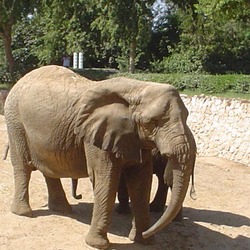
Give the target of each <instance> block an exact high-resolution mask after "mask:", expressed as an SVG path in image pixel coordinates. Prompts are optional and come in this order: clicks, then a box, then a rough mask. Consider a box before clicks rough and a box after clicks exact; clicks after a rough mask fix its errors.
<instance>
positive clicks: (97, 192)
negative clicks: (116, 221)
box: [85, 151, 121, 249]
mask: <svg viewBox="0 0 250 250" xmlns="http://www.w3.org/2000/svg"><path fill="white" fill-rule="evenodd" d="M94 157H95V159H94V160H93V159H91V161H90V160H89V161H88V167H89V168H90V169H91V173H90V177H91V180H92V184H93V189H94V200H95V202H94V208H93V215H92V220H91V227H90V230H89V233H88V235H87V236H86V238H85V241H86V243H87V244H88V245H90V246H91V247H94V248H97V249H106V248H108V246H109V240H108V238H107V232H108V227H109V225H110V222H111V215H112V212H113V208H114V203H115V197H116V192H117V189H118V184H119V179H120V174H121V164H120V163H118V161H119V160H118V159H116V158H115V157H114V156H113V157H112V156H111V157H110V158H111V159H109V160H107V157H109V156H107V155H106V153H105V152H100V151H99V154H95V156H94ZM97 159H98V163H97V162H96V161H97Z"/></svg>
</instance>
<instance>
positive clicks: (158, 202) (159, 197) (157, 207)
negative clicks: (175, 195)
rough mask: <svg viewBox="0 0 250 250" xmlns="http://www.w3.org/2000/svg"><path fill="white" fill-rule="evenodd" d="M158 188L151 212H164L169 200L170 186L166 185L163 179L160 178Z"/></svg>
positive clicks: (151, 205)
mask: <svg viewBox="0 0 250 250" xmlns="http://www.w3.org/2000/svg"><path fill="white" fill-rule="evenodd" d="M157 177H158V188H157V191H156V194H155V197H154V200H153V201H152V202H151V204H150V211H151V212H163V211H164V208H165V204H166V200H167V194H168V186H167V185H166V184H165V183H164V180H163V177H162V176H158V175H157Z"/></svg>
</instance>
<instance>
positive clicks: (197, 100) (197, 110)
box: [182, 95, 250, 166]
mask: <svg viewBox="0 0 250 250" xmlns="http://www.w3.org/2000/svg"><path fill="white" fill-rule="evenodd" d="M182 99H183V101H184V103H185V105H186V107H187V108H188V110H189V117H188V125H189V126H190V128H191V130H192V132H193V134H194V136H195V138H196V143H197V148H198V155H201V156H219V157H223V158H226V159H229V160H233V161H236V162H240V163H243V164H246V165H248V166H250V101H248V100H239V99H224V98H218V97H208V96H204V95H201V96H194V97H188V96H186V95H182Z"/></svg>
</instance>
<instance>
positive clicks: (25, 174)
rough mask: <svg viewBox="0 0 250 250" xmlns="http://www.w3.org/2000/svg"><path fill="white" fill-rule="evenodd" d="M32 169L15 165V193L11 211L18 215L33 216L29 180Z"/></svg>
mask: <svg viewBox="0 0 250 250" xmlns="http://www.w3.org/2000/svg"><path fill="white" fill-rule="evenodd" d="M31 171H32V170H31V169H30V168H27V167H20V165H19V166H14V180H15V194H14V199H13V202H12V204H11V212H12V213H14V214H17V215H23V216H32V210H31V207H30V204H29V180H30V175H31Z"/></svg>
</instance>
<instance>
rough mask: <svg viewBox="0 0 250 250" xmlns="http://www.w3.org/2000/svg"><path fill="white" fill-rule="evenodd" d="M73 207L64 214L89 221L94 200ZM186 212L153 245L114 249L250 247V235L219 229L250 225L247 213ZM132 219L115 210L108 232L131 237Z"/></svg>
mask: <svg viewBox="0 0 250 250" xmlns="http://www.w3.org/2000/svg"><path fill="white" fill-rule="evenodd" d="M115 205H117V204H115ZM72 208H73V213H72V214H69V215H68V214H65V215H62V216H67V217H70V218H72V219H74V220H77V221H79V222H81V223H84V224H88V225H90V223H91V216H92V211H93V203H85V202H80V203H78V204H75V205H72ZM51 214H56V213H54V212H51V211H49V210H36V211H34V216H35V217H40V216H49V215H51ZM60 215H61V214H60ZM183 215H184V220H183V222H181V223H180V222H172V223H171V224H170V225H169V226H168V227H166V228H165V229H163V230H162V231H161V232H159V233H158V234H157V235H156V242H155V244H154V245H152V246H144V245H141V244H138V243H133V242H131V243H127V244H125V243H115V244H112V249H115V250H123V249H128V247H129V248H131V247H133V249H134V250H142V249H143V250H145V249H168V250H174V249H184V250H185V249H194V250H196V249H197V250H198V249H218V250H220V249H229V250H230V249H243V250H244V249H246V250H247V249H249V248H248V247H249V245H250V239H249V238H248V237H247V236H244V235H238V236H237V237H236V238H234V237H233V236H232V237H229V236H228V234H227V235H226V234H224V233H223V232H224V231H221V230H220V229H222V228H228V230H229V231H230V230H231V231H232V232H233V230H234V228H238V227H242V226H246V227H249V226H250V219H249V218H248V217H245V216H242V215H239V214H233V213H230V212H223V211H213V210H205V209H193V208H186V207H184V210H183ZM151 216H152V223H154V222H156V221H157V220H158V219H159V217H160V216H161V213H151ZM131 223H132V218H131V215H129V214H126V215H121V214H117V213H115V212H114V213H113V215H112V223H111V226H110V229H109V233H111V234H114V235H117V236H121V237H128V234H129V231H130V229H131ZM209 225H210V226H209ZM211 225H212V228H211ZM229 235H230V234H229ZM111 242H112V241H111Z"/></svg>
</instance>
